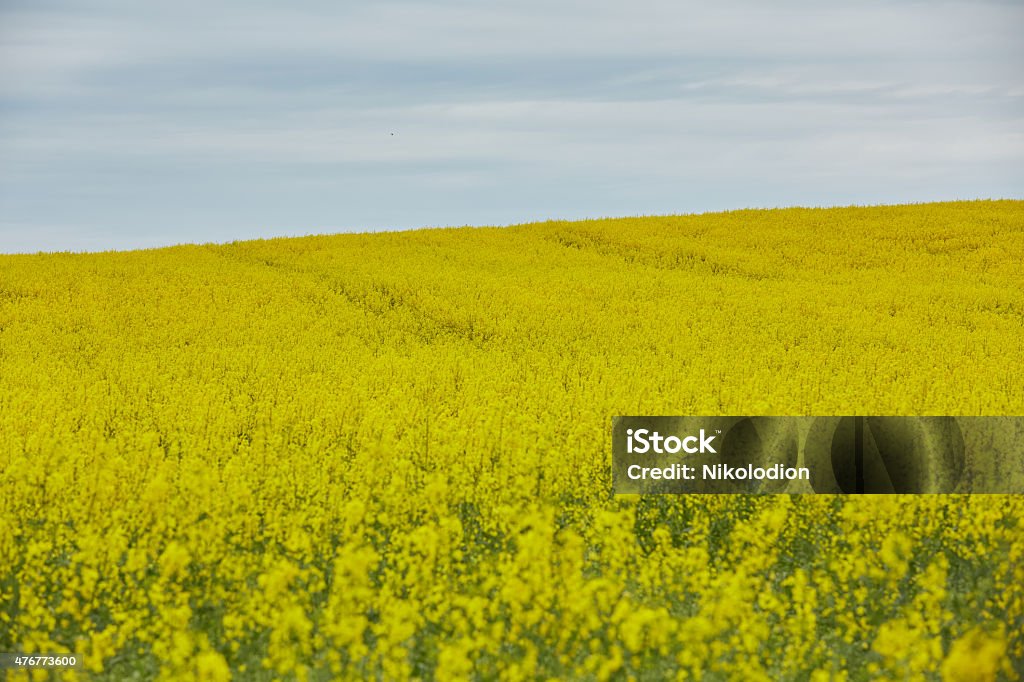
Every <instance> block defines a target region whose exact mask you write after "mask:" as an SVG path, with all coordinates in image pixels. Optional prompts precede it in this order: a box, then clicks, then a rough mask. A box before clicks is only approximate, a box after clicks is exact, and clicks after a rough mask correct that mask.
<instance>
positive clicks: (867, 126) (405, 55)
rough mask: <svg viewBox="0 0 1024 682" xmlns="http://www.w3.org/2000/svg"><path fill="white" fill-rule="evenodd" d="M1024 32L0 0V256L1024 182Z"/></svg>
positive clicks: (973, 17)
mask: <svg viewBox="0 0 1024 682" xmlns="http://www.w3.org/2000/svg"><path fill="white" fill-rule="evenodd" d="M584 8H585V11H584ZM1022 34H1024V3H1020V2H975V1H970V2H942V1H938V2H909V1H898V0H890V1H874V2H872V1H870V0H869V1H866V2H844V3H840V2H829V1H827V0H814V1H811V0H808V1H806V2H804V1H796V0H794V1H787V2H771V3H769V2H764V1H763V0H757V1H755V0H750V1H746V2H740V1H736V0H727V1H724V2H715V3H710V2H708V3H701V4H697V3H685V2H675V1H669V0H664V1H663V0H633V1H632V2H628V3H627V2H621V1H619V2H606V1H604V0H593V1H591V2H588V3H576V2H562V1H560V0H516V1H514V2H511V1H510V2H487V3H481V2H477V1H474V0H440V1H437V2H429V3H427V2H420V3H415V2H392V1H390V0H386V1H379V0H375V1H374V2H364V3H353V2H338V1H330V2H313V3H282V2H269V1H264V2H252V1H249V2H240V1H229V2H209V1H198V0H179V1H175V2H164V3H154V2H139V1H138V0H133V1H129V0H109V1H95V0H88V1H76V2H70V1H69V2H60V1H50V0H31V1H30V0H13V1H12V0H0V252H16V251H35V250H100V249H112V248H117V249H123V248H134V247H147V246H160V245H168V244H175V243H182V242H206V241H230V240H233V239H245V238H255V237H266V236H278V235H297V234H310V233H325V232H341V231H356V230H359V231H361V230H383V229H394V228H411V227H420V226H436V225H464V224H473V225H480V224H509V223H516V222H525V221H532V220H543V219H546V218H583V217H600V216H621V215H641V214H661V213H690V212H701V211H710V210H719V209H729V208H744V207H751V206H758V207H761V206H787V205H846V204H864V203H894V202H916V201H931V200H945V199H960V198H992V197H1014V198H1020V197H1022V196H1024V47H1022V45H1024V41H1021V40H1020V35H1022ZM392 133H394V134H393V135H392Z"/></svg>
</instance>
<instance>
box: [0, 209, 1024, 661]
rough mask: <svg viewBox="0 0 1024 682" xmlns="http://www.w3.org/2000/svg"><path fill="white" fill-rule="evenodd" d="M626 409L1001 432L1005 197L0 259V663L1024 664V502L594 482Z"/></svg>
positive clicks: (606, 473)
mask: <svg viewBox="0 0 1024 682" xmlns="http://www.w3.org/2000/svg"><path fill="white" fill-rule="evenodd" d="M620 414H635V415H644V414H650V415H658V414H668V415H676V414H678V415H701V414H706V415H714V414H736V415H741V414H779V415H832V414H890V415H904V414H907V415H910V414H918V415H1003V414H1024V202H1020V201H1016V202H1014V201H993V202H960V203H946V204H925V205H913V206H890V207H870V208H844V209H787V210H770V211H762V210H748V211H735V212H729V213H720V214H709V215H699V216H672V217H642V218H624V219H610V220H591V221H583V222H548V223H540V224H531V225H521V226H514V227H508V228H460V229H435V230H420V231H410V232H398V233H383V234H350V235H335V236H316V237H304V238H293V239H277V240H265V241H250V242H238V243H232V244H224V245H194V246H177V247H173V248H166V249H158V250H149V251H136V252H124V253H116V252H110V253H99V254H67V253H58V254H40V255H24V256H0V651H40V652H73V653H76V654H78V656H80V658H81V660H82V661H83V665H82V666H81V667H80V668H78V669H76V670H73V671H61V672H60V673H59V677H60V678H61V679H69V680H76V679H77V680H84V679H97V680H124V679H152V678H160V679H166V680H189V679H195V680H210V681H213V680H228V679H254V680H264V679H265V680H269V679H296V680H325V679H358V678H370V679H382V680H391V679H407V678H418V679H439V680H447V679H466V678H479V679H502V680H533V679H549V678H572V679H595V680H606V679H637V680H645V679H650V680H661V679H666V678H667V679H673V678H677V679H709V680H733V679H737V680H776V679H791V680H812V681H819V680H868V679H872V680H874V679H890V680H904V679H922V680H930V679H950V680H991V679H1018V678H1019V677H1020V674H1021V669H1022V666H1024V526H1022V517H1024V499H1022V498H1021V497H1016V496H994V495H977V496H864V497H833V496H810V495H808V496H787V495H780V496H763V497H754V496H726V495H722V496H644V497H640V496H619V497H616V496H613V495H611V470H610V466H611V464H610V463H611V453H610V445H609V439H610V431H611V418H612V417H613V416H615V415H620ZM33 674H34V675H35V676H36V678H37V679H50V677H49V676H50V675H51V673H47V672H36V673H33ZM52 674H53V676H54V678H56V677H57V676H58V673H52ZM29 678H30V675H29V674H28V673H26V672H24V671H9V679H12V680H18V679H29Z"/></svg>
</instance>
